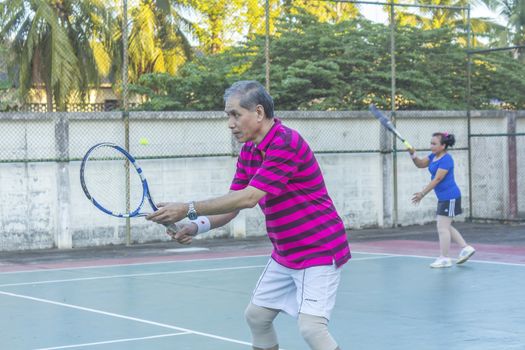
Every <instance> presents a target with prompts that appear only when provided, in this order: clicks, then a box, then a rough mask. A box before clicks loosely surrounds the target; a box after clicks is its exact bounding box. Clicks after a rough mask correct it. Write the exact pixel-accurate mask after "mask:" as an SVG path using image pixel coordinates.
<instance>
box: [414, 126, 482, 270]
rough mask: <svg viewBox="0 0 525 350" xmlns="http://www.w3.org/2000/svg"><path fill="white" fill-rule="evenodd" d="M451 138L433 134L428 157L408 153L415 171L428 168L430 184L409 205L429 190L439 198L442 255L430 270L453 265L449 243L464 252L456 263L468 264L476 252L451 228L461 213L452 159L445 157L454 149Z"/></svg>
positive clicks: (438, 227) (443, 133)
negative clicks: (455, 244) (454, 219)
mask: <svg viewBox="0 0 525 350" xmlns="http://www.w3.org/2000/svg"><path fill="white" fill-rule="evenodd" d="M454 143H456V139H455V137H454V135H452V134H448V133H446V132H436V133H434V134H433V135H432V139H431V141H430V150H431V152H432V153H431V154H429V155H428V156H426V157H423V158H418V157H417V155H416V150H415V149H413V148H411V149H409V150H408V152H409V153H410V157H411V158H412V161H413V162H414V164H415V165H416V166H417V167H418V168H427V167H428V170H429V172H430V174H431V181H430V183H429V184H428V185H427V186H425V188H424V189H423V190H422V191H421V192H417V193H414V196H413V197H412V202H413V203H414V204H419V202H420V201H421V200H422V199H423V197H425V196H426V195H427V194H428V193H429V192H430V191H432V190H434V192H435V193H436V196H437V198H438V205H437V230H438V234H439V248H440V253H441V255H440V256H439V257H438V258H437V259H436V261H434V262H433V263H432V264H430V267H433V268H441V267H450V266H452V260H451V259H450V257H449V250H450V241H451V239H452V240H454V241H455V242H456V243H457V244H459V245H460V246H461V247H462V248H463V249H462V250H461V252H460V253H459V257H458V260H457V261H456V264H462V263H464V262H465V261H467V260H468V259H469V258H470V257H471V256H472V255H473V254H474V253H475V252H476V250H475V249H474V248H473V247H471V246H470V245H468V244H467V243H466V242H465V240H464V239H463V237H462V236H461V234H460V233H459V232H458V230H456V229H455V228H454V227H453V226H452V219H453V218H454V216H456V215H459V214H461V212H462V210H461V191H460V190H459V187H458V185H457V184H456V181H455V180H454V160H453V159H452V156H451V155H450V154H448V152H447V149H448V147H452V146H454Z"/></svg>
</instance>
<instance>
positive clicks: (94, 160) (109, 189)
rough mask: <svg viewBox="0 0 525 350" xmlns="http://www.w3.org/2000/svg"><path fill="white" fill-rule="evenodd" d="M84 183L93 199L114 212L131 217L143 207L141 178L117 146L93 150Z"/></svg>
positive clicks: (87, 164)
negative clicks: (130, 214)
mask: <svg viewBox="0 0 525 350" xmlns="http://www.w3.org/2000/svg"><path fill="white" fill-rule="evenodd" d="M84 181H85V183H86V187H87V190H88V191H89V194H90V195H91V197H92V198H94V199H95V201H97V202H98V203H99V205H101V206H102V207H104V208H105V209H107V210H109V211H111V212H113V213H119V214H129V213H130V212H133V211H135V210H136V209H137V208H139V207H140V205H141V201H142V198H143V187H142V181H141V178H140V175H139V174H138V172H137V170H136V169H135V167H134V166H133V164H132V163H131V162H130V161H129V160H128V158H127V157H126V156H124V154H122V153H121V152H119V151H118V150H116V149H115V148H113V147H107V146H102V147H98V148H96V149H95V150H93V151H92V153H91V154H90V156H89V158H88V161H87V162H86V163H85V167H84ZM128 183H129V191H128V190H127V188H128V186H127V185H126V184H128Z"/></svg>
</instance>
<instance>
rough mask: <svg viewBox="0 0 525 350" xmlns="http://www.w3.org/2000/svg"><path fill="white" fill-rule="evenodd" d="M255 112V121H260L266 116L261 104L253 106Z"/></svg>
mask: <svg viewBox="0 0 525 350" xmlns="http://www.w3.org/2000/svg"><path fill="white" fill-rule="evenodd" d="M255 112H256V113H257V121H258V122H262V121H263V120H264V118H266V113H264V107H263V106H262V105H257V106H255Z"/></svg>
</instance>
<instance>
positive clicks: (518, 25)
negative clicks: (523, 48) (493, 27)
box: [483, 0, 525, 45]
mask: <svg viewBox="0 0 525 350" xmlns="http://www.w3.org/2000/svg"><path fill="white" fill-rule="evenodd" d="M483 2H484V3H485V4H486V5H487V7H488V8H489V9H491V10H493V11H496V12H497V13H498V14H499V15H500V16H502V17H503V18H505V20H506V22H507V25H506V27H505V28H504V30H499V31H498V32H497V33H496V35H497V36H498V37H499V38H500V40H499V44H500V45H525V0H484V1H483Z"/></svg>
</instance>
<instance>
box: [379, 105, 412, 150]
mask: <svg viewBox="0 0 525 350" xmlns="http://www.w3.org/2000/svg"><path fill="white" fill-rule="evenodd" d="M369 109H370V112H372V114H373V115H374V117H376V118H377V119H378V120H379V122H380V123H381V124H382V125H383V126H384V127H385V128H386V129H387V130H389V131H390V132H392V133H393V134H394V135H396V136H397V138H398V139H400V140H401V142H403V144H404V145H405V147H406V148H407V149H412V148H414V147H412V145H410V143H408V141H407V140H405V138H404V137H403V136H401V134H400V133H399V131H397V129H396V128H395V126H394V124H392V122H391V121H390V119H388V117H387V116H386V115H384V114H383V113H382V112H381V111H380V110H379V109H377V108H376V106H375V105H373V104H371V105H370V107H369Z"/></svg>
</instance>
